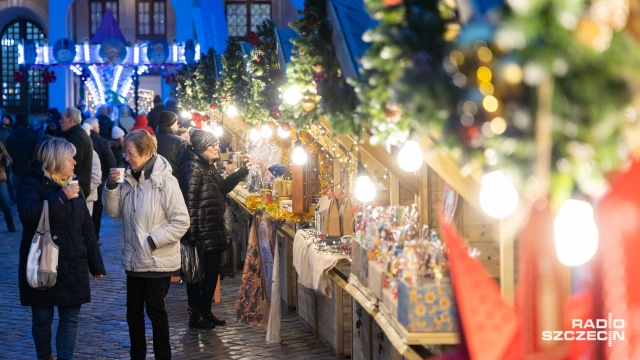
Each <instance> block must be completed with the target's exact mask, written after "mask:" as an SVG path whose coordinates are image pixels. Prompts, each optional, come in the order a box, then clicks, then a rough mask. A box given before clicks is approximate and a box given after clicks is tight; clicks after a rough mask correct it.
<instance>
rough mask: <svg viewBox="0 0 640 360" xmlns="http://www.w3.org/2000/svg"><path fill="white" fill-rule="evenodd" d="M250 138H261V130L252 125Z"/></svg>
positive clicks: (256, 139) (254, 139)
mask: <svg viewBox="0 0 640 360" xmlns="http://www.w3.org/2000/svg"><path fill="white" fill-rule="evenodd" d="M249 140H251V141H254V142H255V141H258V140H260V132H259V131H258V129H256V128H255V127H253V126H251V130H249Z"/></svg>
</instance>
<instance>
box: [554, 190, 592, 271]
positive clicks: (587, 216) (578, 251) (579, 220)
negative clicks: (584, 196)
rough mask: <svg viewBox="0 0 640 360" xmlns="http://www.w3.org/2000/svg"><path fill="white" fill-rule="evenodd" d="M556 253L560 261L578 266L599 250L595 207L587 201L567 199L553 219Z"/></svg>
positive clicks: (567, 264)
mask: <svg viewBox="0 0 640 360" xmlns="http://www.w3.org/2000/svg"><path fill="white" fill-rule="evenodd" d="M553 230H554V231H553V232H554V235H555V240H556V253H557V255H558V260H559V261H560V263H562V264H563V265H566V266H578V265H582V264H584V263H586V262H587V261H589V260H590V259H591V258H592V257H593V255H595V253H596V251H597V250H598V228H597V226H596V222H595V220H594V219H593V207H591V204H589V203H588V202H586V201H580V200H566V201H565V202H563V203H562V205H561V206H560V211H559V212H558V215H556V218H555V220H554V221H553Z"/></svg>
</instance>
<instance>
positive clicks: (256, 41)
mask: <svg viewBox="0 0 640 360" xmlns="http://www.w3.org/2000/svg"><path fill="white" fill-rule="evenodd" d="M249 44H251V46H259V45H262V40H260V37H258V34H256V33H255V32H254V31H251V32H250V33H249Z"/></svg>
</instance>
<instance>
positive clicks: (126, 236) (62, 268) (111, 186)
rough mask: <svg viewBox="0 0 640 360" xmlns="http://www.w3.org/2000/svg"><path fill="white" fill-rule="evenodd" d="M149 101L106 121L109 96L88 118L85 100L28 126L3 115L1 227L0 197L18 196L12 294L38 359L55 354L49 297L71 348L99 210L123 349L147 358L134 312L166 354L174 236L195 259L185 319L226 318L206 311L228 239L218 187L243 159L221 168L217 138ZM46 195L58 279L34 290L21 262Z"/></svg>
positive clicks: (85, 294)
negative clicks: (113, 226)
mask: <svg viewBox="0 0 640 360" xmlns="http://www.w3.org/2000/svg"><path fill="white" fill-rule="evenodd" d="M154 104H155V105H154V108H153V109H152V110H151V111H150V112H149V113H148V114H147V115H145V114H142V113H141V114H137V115H136V114H134V113H133V112H132V111H131V109H130V108H129V107H128V106H126V105H121V106H120V107H119V109H118V113H119V114H120V115H119V117H117V118H115V119H112V114H113V113H114V110H113V108H112V107H110V106H102V107H100V108H99V109H97V111H96V116H95V117H93V116H91V114H90V112H89V111H88V110H87V108H86V105H85V104H84V102H81V103H79V104H78V106H77V107H70V108H67V109H65V110H64V111H63V112H62V113H60V112H59V111H58V110H57V109H50V110H49V118H48V120H47V122H46V123H45V124H44V126H42V128H41V129H39V130H38V131H34V129H32V128H31V127H30V126H29V122H28V120H27V118H26V116H24V115H17V116H16V117H15V123H14V119H13V118H12V117H11V116H10V115H9V114H4V115H3V116H2V127H1V128H0V206H1V208H2V211H3V213H4V217H5V220H6V222H7V227H8V230H9V231H16V227H15V224H14V219H13V218H12V216H11V204H12V203H17V204H18V205H17V207H18V214H19V217H20V221H21V223H22V225H23V234H22V241H21V246H20V268H19V272H18V273H19V285H20V301H21V304H22V305H23V306H30V307H31V309H32V319H33V320H32V334H33V339H34V343H35V348H36V353H37V356H38V359H53V358H54V357H53V350H52V345H51V333H52V330H51V327H52V320H53V313H54V307H57V308H58V314H59V318H60V322H59V324H58V330H57V336H56V350H57V356H58V359H71V358H72V357H73V353H74V348H75V341H76V335H77V331H78V326H79V324H78V314H79V311H80V307H81V305H82V304H84V303H87V302H90V301H91V296H90V290H89V273H91V275H93V278H94V279H100V278H103V277H104V276H106V271H105V268H104V265H103V262H102V255H101V252H100V245H102V244H101V242H100V227H101V218H102V215H103V214H104V215H106V216H109V217H122V225H123V231H122V240H123V255H122V265H123V267H124V270H125V272H126V275H127V300H126V304H127V315H126V318H127V323H128V326H129V334H130V340H131V351H130V354H131V358H132V359H144V358H145V357H146V350H147V349H146V340H145V326H144V314H145V310H146V314H147V316H148V317H149V319H150V320H151V323H152V329H153V349H154V355H155V358H156V359H170V358H171V346H170V344H169V323H168V316H167V312H166V310H165V303H164V299H165V297H166V295H167V292H168V291H169V287H170V286H169V285H170V279H171V275H172V274H175V272H176V271H179V270H180V268H181V263H180V262H181V256H180V246H179V245H180V244H181V243H182V244H183V245H185V246H189V247H193V248H195V253H196V254H197V255H196V256H198V257H199V259H200V262H201V264H202V265H203V269H204V271H203V273H202V275H201V277H200V279H198V281H195V282H194V283H188V284H187V297H188V305H189V314H190V316H189V326H190V327H193V328H198V329H214V328H215V327H216V326H222V325H225V323H226V321H225V320H223V319H219V318H218V317H216V316H215V315H214V314H213V313H212V311H211V305H212V301H213V294H214V290H215V288H216V285H217V280H218V276H219V275H220V272H221V266H222V253H223V252H224V251H226V247H227V243H226V240H225V233H224V216H223V215H224V211H225V210H224V209H225V198H224V196H225V195H226V194H227V193H228V192H230V191H231V190H232V189H233V188H234V187H235V186H236V185H237V184H238V183H239V182H240V181H241V180H242V179H243V178H245V177H246V176H247V173H248V171H247V168H246V167H242V168H240V169H238V170H237V171H236V172H234V173H232V174H231V175H229V176H228V177H226V178H224V177H223V176H222V175H221V171H219V168H218V167H217V165H216V163H217V160H218V159H219V152H220V139H218V138H217V137H216V136H215V135H213V134H211V133H210V132H207V131H204V130H199V129H195V128H188V129H187V128H186V127H187V126H188V125H192V124H190V123H186V124H185V123H184V122H180V121H179V117H178V115H177V113H176V112H177V106H176V105H177V104H176V103H175V100H171V101H168V102H167V103H165V104H163V103H162V102H161V101H160V98H159V97H157V96H156V98H155V99H154ZM250 165H251V161H250V159H248V161H247V166H250ZM123 168H124V169H125V170H124V173H123V171H122V169H123ZM73 180H76V181H73ZM45 200H46V202H45ZM45 204H48V206H49V214H50V216H49V218H50V223H51V232H52V236H53V239H54V242H55V243H56V244H57V245H58V246H59V248H60V256H59V264H58V281H57V283H56V285H54V286H53V287H52V288H50V289H47V290H36V289H33V288H31V287H30V286H29V284H28V283H27V281H26V260H27V255H28V252H29V247H30V244H31V240H32V238H33V236H34V234H35V232H36V228H37V226H38V221H39V219H40V214H41V213H42V211H43V208H44V206H45Z"/></svg>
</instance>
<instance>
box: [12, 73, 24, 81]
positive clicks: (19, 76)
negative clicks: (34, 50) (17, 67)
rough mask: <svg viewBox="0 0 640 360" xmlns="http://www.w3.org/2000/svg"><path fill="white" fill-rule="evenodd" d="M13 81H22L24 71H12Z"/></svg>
mask: <svg viewBox="0 0 640 360" xmlns="http://www.w3.org/2000/svg"><path fill="white" fill-rule="evenodd" d="M13 81H15V82H16V83H21V82H23V81H24V73H23V72H22V71H14V72H13Z"/></svg>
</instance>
